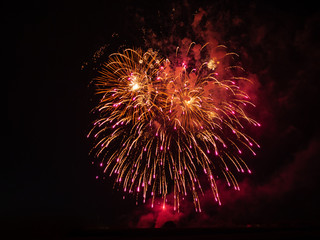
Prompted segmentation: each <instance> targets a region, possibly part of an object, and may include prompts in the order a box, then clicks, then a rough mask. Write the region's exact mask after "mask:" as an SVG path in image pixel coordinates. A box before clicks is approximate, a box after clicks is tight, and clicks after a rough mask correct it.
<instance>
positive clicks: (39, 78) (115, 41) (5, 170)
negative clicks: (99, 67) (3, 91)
mask: <svg viewBox="0 0 320 240" xmlns="http://www.w3.org/2000/svg"><path fill="white" fill-rule="evenodd" d="M89 2H90V4H89ZM89 2H88V3H87V4H86V3H76V4H71V3H63V4H60V3H57V2H51V3H41V2H40V3H38V2H32V1H31V2H24V3H21V4H22V5H21V4H20V3H19V4H17V5H16V4H14V3H10V4H5V5H4V6H3V10H4V23H5V31H6V32H7V33H6V35H5V36H6V38H7V41H8V46H4V48H5V49H7V51H8V53H9V56H8V57H7V58H6V61H7V64H6V65H8V67H7V70H8V72H9V74H8V75H6V76H4V77H3V78H2V81H3V82H4V81H6V82H7V83H8V84H7V85H4V86H8V87H7V92H8V110H7V111H8V125H6V126H4V128H5V130H6V131H8V136H7V137H5V141H6V143H7V144H6V145H5V149H6V150H7V151H6V152H3V157H2V167H1V169H2V171H1V172H2V174H1V178H2V179H1V190H2V197H1V223H2V224H1V225H2V226H5V227H6V228H9V229H27V231H40V232H41V231H47V230H48V229H49V230H50V231H51V232H59V231H60V232H61V231H62V232H68V231H69V230H70V231H71V230H74V229H83V228H95V227H97V228H98V227H109V228H127V227H131V228H136V227H142V226H144V227H161V226H163V224H164V223H165V222H167V221H172V222H173V224H174V226H177V227H188V228H191V227H208V228H209V227H217V226H218V227H234V226H247V225H248V224H250V225H253V226H267V227H268V226H285V227H297V226H319V224H320V220H319V219H320V218H319V217H320V216H319V213H320V211H319V210H320V209H319V202H320V196H319V183H320V181H319V170H320V151H319V149H320V138H319V137H320V132H319V117H318V116H319V100H318V97H319V90H320V88H319V76H320V73H319V58H320V49H319V41H320V39H319V30H320V29H319V27H320V21H319V20H320V15H319V11H317V9H318V5H317V2H315V1H300V2H299V1H292V2H289V1H284V2H282V3H278V1H174V2H166V1H165V2H162V1H158V2H153V1H152V3H151V1H150V3H149V2H148V1H129V0H127V1H122V0H119V1H113V2H109V1H99V2H97V3H91V1H89ZM313 4H314V5H313ZM173 8H174V9H175V12H174V14H175V17H174V20H172V18H170V16H171V14H172V9H173ZM199 8H202V9H203V10H204V11H205V12H206V14H207V15H206V19H205V21H207V22H210V23H211V25H212V26H213V28H214V30H215V31H216V32H217V33H218V36H219V41H221V42H222V43H223V44H225V45H227V46H230V47H231V48H233V49H235V50H236V51H237V52H238V53H239V55H240V56H241V60H242V64H243V66H244V67H245V69H246V70H247V71H248V72H249V73H250V74H252V76H255V77H256V79H257V84H256V86H255V88H254V89H253V90H252V91H253V92H252V94H253V95H254V99H255V101H256V105H257V107H256V109H255V110H254V111H253V114H254V115H255V117H256V119H257V120H258V121H259V122H261V123H262V127H261V128H259V129H258V130H251V131H252V135H253V136H254V137H255V139H256V140H257V141H258V142H259V144H260V145H261V149H259V150H258V151H257V156H256V157H255V158H249V159H247V163H248V164H249V165H250V167H251V169H252V170H253V174H252V175H250V176H246V177H245V178H241V182H240V187H242V189H243V190H241V192H240V193H237V192H235V191H232V190H223V189H222V193H221V195H222V196H221V198H222V202H223V206H222V207H218V206H215V205H216V204H215V203H214V202H210V201H209V200H208V201H205V202H204V205H203V206H204V210H205V213H204V214H202V215H199V214H195V213H194V210H193V209H190V208H192V206H191V204H189V203H185V207H186V210H185V211H183V213H182V214H181V215H180V216H179V217H176V216H173V215H172V214H171V213H161V212H159V211H157V210H154V211H153V212H152V213H151V212H150V211H151V210H150V209H149V208H147V207H146V206H143V205H142V204H141V205H138V206H136V205H135V199H134V198H130V197H128V199H126V200H122V194H120V193H119V192H117V191H116V190H114V189H113V188H112V186H113V182H112V179H109V178H106V179H105V180H102V179H98V180H96V178H95V176H96V175H97V174H99V170H100V169H98V167H96V165H92V164H91V162H92V161H93V159H92V156H89V155H88V153H89V151H90V149H91V147H92V144H93V142H92V140H90V139H87V138H86V135H87V133H88V131H89V130H90V127H91V122H92V120H93V116H92V115H91V114H90V110H91V108H93V107H94V101H95V100H94V98H93V89H92V86H90V81H91V78H92V77H93V76H94V71H93V70H92V67H94V60H93V55H94V53H95V52H96V51H97V50H99V49H100V47H102V46H105V45H106V44H107V45H108V48H107V50H106V53H105V54H106V55H108V54H110V53H112V52H114V51H117V50H118V47H119V46H120V45H123V44H124V45H126V46H128V47H133V46H141V44H142V43H143V40H142V39H143V35H142V32H143V29H147V30H148V29H152V31H153V32H155V33H157V34H158V36H161V37H168V36H169V35H170V34H172V33H170V31H169V29H170V25H172V24H177V25H179V24H180V23H181V22H183V23H184V27H185V28H187V27H186V25H188V24H191V23H192V21H193V17H194V16H195V14H197V13H198V12H199ZM180 25H181V24H180ZM185 28H183V27H181V28H178V30H177V31H176V32H175V34H176V37H181V38H183V37H185V36H184V35H183V34H185V33H186V31H184V29H185ZM166 29H168V30H166ZM188 37H189V36H188ZM142 47H143V46H142ZM84 64H87V65H85V67H84V68H82V66H83V65H84ZM44 229H45V230H44Z"/></svg>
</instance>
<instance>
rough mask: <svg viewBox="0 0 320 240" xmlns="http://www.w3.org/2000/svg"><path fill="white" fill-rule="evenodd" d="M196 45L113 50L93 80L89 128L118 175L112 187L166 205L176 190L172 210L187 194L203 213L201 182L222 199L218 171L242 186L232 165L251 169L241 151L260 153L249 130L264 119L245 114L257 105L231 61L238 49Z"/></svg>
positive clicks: (110, 168)
mask: <svg viewBox="0 0 320 240" xmlns="http://www.w3.org/2000/svg"><path fill="white" fill-rule="evenodd" d="M194 46H196V44H195V43H194V42H193V43H191V44H190V45H189V46H188V48H187V49H188V50H186V51H184V50H181V51H180V48H177V49H176V51H175V54H172V55H174V57H168V58H163V57H161V55H160V54H159V52H157V51H153V50H152V49H149V50H148V51H146V52H144V51H143V50H141V49H125V50H124V51H123V52H121V53H113V54H111V55H110V56H109V59H108V60H107V62H105V63H104V65H103V67H102V68H101V70H100V71H99V74H98V76H97V77H96V78H95V79H94V83H95V87H96V94H97V95H98V96H99V97H100V99H99V100H100V101H99V103H98V105H97V106H96V108H95V110H98V111H95V112H97V113H98V117H97V119H96V121H95V122H94V123H93V127H92V129H91V131H90V133H89V135H88V136H90V135H93V136H94V138H95V140H94V141H95V142H96V144H95V146H94V147H93V149H92V151H93V152H94V153H95V156H96V157H97V158H98V159H101V163H100V166H101V167H102V166H103V169H104V172H107V171H108V173H109V175H110V176H116V181H115V182H116V184H115V186H118V187H120V188H123V190H124V192H126V191H127V190H128V192H129V193H132V194H135V195H136V196H137V199H139V196H140V195H142V196H143V198H142V199H143V202H145V199H146V198H147V197H148V196H149V197H151V198H152V204H151V206H152V207H153V206H154V200H155V197H157V196H161V197H162V199H164V202H163V205H162V208H163V209H165V201H166V196H167V195H168V194H169V193H170V192H171V191H173V193H174V194H173V196H174V197H173V201H174V204H173V205H174V206H175V207H174V209H175V210H178V211H179V202H180V200H181V199H182V200H183V199H184V196H188V195H190V196H192V198H193V202H194V206H195V209H196V210H197V211H198V212H201V208H200V198H199V194H203V191H202V185H205V186H208V187H210V186H211V189H212V193H213V196H214V199H215V200H216V202H217V203H218V204H219V205H221V201H220V198H219V194H218V189H217V184H216V179H217V177H223V178H225V180H226V182H227V184H228V185H229V186H233V188H234V189H235V190H240V189H239V186H238V183H237V181H236V177H235V176H234V175H233V173H232V172H234V171H235V170H237V171H238V172H245V171H244V169H246V170H247V172H248V173H251V170H249V168H248V166H247V165H246V163H245V162H244V161H243V160H242V158H240V157H239V156H238V155H239V154H241V155H243V154H244V152H245V151H246V150H249V151H248V152H249V153H252V154H253V155H256V154H255V152H254V151H253V149H252V148H253V147H260V146H259V145H258V144H257V143H256V142H255V141H254V140H253V139H252V138H251V137H250V136H248V135H247V134H246V133H245V132H244V130H245V127H244V126H246V125H250V124H251V125H253V126H260V123H258V122H256V121H255V120H253V119H252V118H250V117H249V116H247V115H246V113H245V112H246V111H245V108H247V107H248V106H250V105H251V106H254V105H253V104H252V103H251V102H250V101H249V100H248V99H249V96H248V95H247V93H246V92H244V90H242V89H241V88H240V85H241V84H242V83H243V82H250V80H249V79H247V78H245V77H243V76H244V75H245V72H244V70H243V68H242V67H240V66H237V65H235V64H234V65H233V63H234V62H236V60H237V56H238V55H237V54H235V53H230V52H227V48H226V47H225V46H223V45H218V46H211V44H210V43H207V44H205V45H204V46H202V47H197V48H194ZM181 49H183V48H181ZM195 51H198V52H197V53H196V54H195ZM200 52H201V54H200ZM195 55H197V56H207V57H206V58H205V57H203V58H200V59H199V58H197V59H196V58H194V56H195ZM231 63H232V64H231ZM244 123H247V124H244ZM240 148H241V150H240ZM209 149H210V150H211V151H210V150H209ZM199 169H203V173H201V172H202V171H198V170H199ZM200 175H205V176H206V178H207V180H203V178H200ZM96 178H97V179H98V176H97V177H96ZM189 193H191V194H189Z"/></svg>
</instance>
